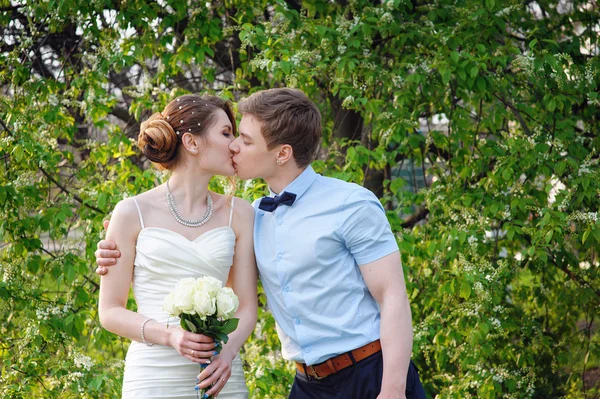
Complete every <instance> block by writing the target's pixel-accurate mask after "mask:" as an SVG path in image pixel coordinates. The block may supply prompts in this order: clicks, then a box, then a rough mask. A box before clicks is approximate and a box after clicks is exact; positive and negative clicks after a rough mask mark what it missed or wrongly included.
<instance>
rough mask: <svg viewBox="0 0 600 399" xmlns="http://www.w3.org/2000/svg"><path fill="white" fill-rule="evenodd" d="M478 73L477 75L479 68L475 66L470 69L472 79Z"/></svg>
mask: <svg viewBox="0 0 600 399" xmlns="http://www.w3.org/2000/svg"><path fill="white" fill-rule="evenodd" d="M478 73H479V67H478V66H477V65H475V66H474V67H473V68H471V77H472V78H474V77H475V76H477V74H478Z"/></svg>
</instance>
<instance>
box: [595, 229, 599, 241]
mask: <svg viewBox="0 0 600 399" xmlns="http://www.w3.org/2000/svg"><path fill="white" fill-rule="evenodd" d="M594 238H595V239H596V241H597V242H599V243H600V229H599V228H598V227H596V228H595V229H594Z"/></svg>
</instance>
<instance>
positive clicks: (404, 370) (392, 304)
mask: <svg viewBox="0 0 600 399" xmlns="http://www.w3.org/2000/svg"><path fill="white" fill-rule="evenodd" d="M360 271H361V273H362V276H363V278H364V280H365V283H366V284H367V287H368V289H369V292H370V293H371V295H373V297H374V298H375V300H376V301H377V303H379V308H380V309H381V326H380V329H381V330H380V334H381V348H382V353H383V380H382V384H381V393H380V395H379V398H405V394H406V377H407V374H408V366H409V363H410V356H411V353H412V344H413V330H412V317H411V312H410V304H409V302H408V295H407V294H406V285H405V283H404V273H403V271H402V264H401V261H400V253H399V252H398V251H396V252H394V253H392V254H390V255H387V256H385V257H383V258H381V259H378V260H376V261H374V262H371V263H367V264H365V265H362V266H360Z"/></svg>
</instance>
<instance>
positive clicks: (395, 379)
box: [339, 188, 413, 399]
mask: <svg viewBox="0 0 600 399" xmlns="http://www.w3.org/2000/svg"><path fill="white" fill-rule="evenodd" d="M339 233H340V236H341V237H342V238H343V239H344V242H345V244H346V247H347V248H348V250H349V251H350V252H351V253H352V256H353V257H354V259H355V261H356V264H357V265H359V269H360V272H361V273H362V276H363V279H364V281H365V283H366V285H367V288H368V289H369V292H370V293H371V295H373V298H375V300H376V301H377V302H378V304H379V308H380V313H381V322H380V339H381V347H382V353H383V380H382V386H381V393H380V395H379V396H378V399H383V398H386V399H387V398H398V399H404V398H405V397H406V396H405V395H406V392H405V391H406V378H407V374H408V367H409V364H410V356H411V353H412V339H413V332H412V320H411V314H410V306H409V303H408V297H407V295H406V286H405V284H404V274H403V272H402V264H401V261H400V253H399V251H398V243H397V242H396V238H395V237H394V234H393V233H392V230H391V228H390V224H389V222H388V220H387V217H386V215H385V211H384V209H383V207H382V206H381V203H380V202H379V200H378V199H377V197H376V196H375V195H374V194H373V193H371V192H370V191H369V190H366V189H364V188H360V189H357V190H355V191H353V192H352V193H351V194H350V195H349V196H348V198H346V200H345V201H344V204H343V207H342V210H341V220H340V228H339Z"/></svg>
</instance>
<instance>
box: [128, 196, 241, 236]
mask: <svg viewBox="0 0 600 399" xmlns="http://www.w3.org/2000/svg"><path fill="white" fill-rule="evenodd" d="M131 199H132V200H133V203H134V204H135V207H136V208H137V210H138V215H140V224H141V225H142V229H143V228H144V218H143V217H142V210H141V209H140V206H139V204H138V202H137V200H136V199H135V198H133V197H132V198H131ZM230 223H231V222H230Z"/></svg>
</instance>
